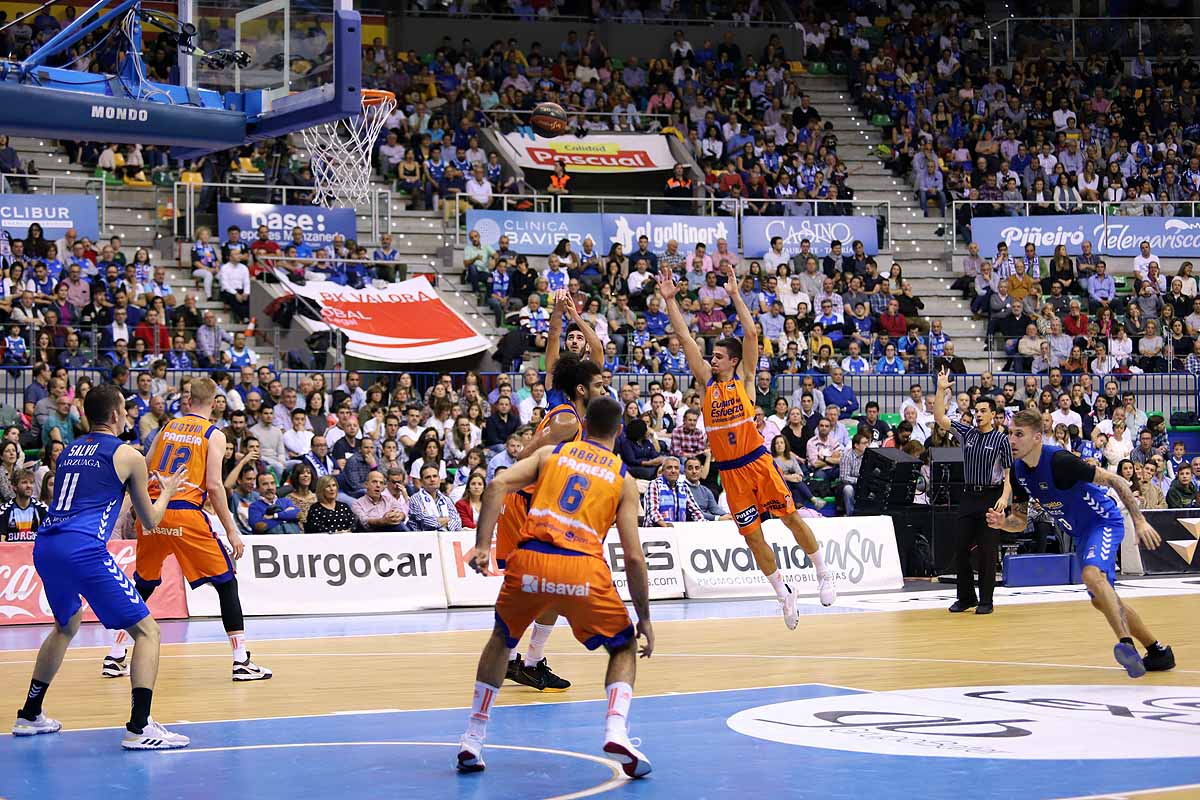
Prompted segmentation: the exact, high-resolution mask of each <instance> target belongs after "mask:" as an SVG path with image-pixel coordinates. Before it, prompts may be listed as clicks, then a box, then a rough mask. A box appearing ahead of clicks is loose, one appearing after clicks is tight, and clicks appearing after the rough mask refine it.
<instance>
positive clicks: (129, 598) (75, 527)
mask: <svg viewBox="0 0 1200 800" xmlns="http://www.w3.org/2000/svg"><path fill="white" fill-rule="evenodd" d="M83 409H84V414H85V415H86V416H87V420H88V425H89V426H90V428H91V433H89V434H87V435H86V436H84V437H83V438H80V439H76V440H75V441H74V442H72V443H71V444H70V445H68V446H67V449H65V450H64V451H63V452H62V454H61V455H60V456H59V458H58V464H57V466H56V467H55V473H54V499H53V500H52V501H51V503H50V514H49V516H47V517H46V519H45V520H43V521H42V525H41V528H40V529H39V530H38V535H37V539H36V541H35V542H34V545H33V564H34V567H36V568H37V571H38V575H39V576H41V579H42V587H43V590H44V591H45V593H46V600H47V602H49V604H50V610H51V611H52V612H53V613H54V629H53V630H52V631H50V634H49V635H48V636H47V637H46V640H45V641H44V642H42V647H41V649H40V650H39V651H38V657H37V662H36V665H35V666H34V668H33V679H32V680H31V681H30V682H29V692H28V694H27V695H26V698H25V705H24V707H23V708H22V709H21V710H20V711H18V712H17V721H16V722H15V723H14V724H13V729H12V732H13V735H14V736H34V735H36V734H39V733H57V732H58V731H59V730H61V729H62V724H61V723H60V722H58V721H57V720H53V719H50V718H49V717H47V716H46V715H45V714H44V713H42V701H43V700H45V698H46V691H47V689H48V688H49V686H50V682H51V681H52V680H54V676H55V675H56V674H57V673H58V669H59V667H61V666H62V662H63V656H65V655H66V652H67V647H68V646H69V645H70V644H71V639H72V638H73V637H74V636H75V633H76V632H77V631H78V630H79V622H80V620H81V619H82V618H83V604H82V603H81V602H80V596H82V597H83V599H85V600H87V601H88V604H89V605H91V608H92V611H93V612H95V614H96V616H97V617H98V618H99V619H100V622H101V623H103V625H104V626H105V627H106V628H112V629H122V630H125V631H128V632H129V635H130V636H131V637H133V640H134V642H136V644H137V647H136V648H135V649H134V652H133V663H132V675H131V679H132V680H131V682H132V685H133V690H132V693H133V703H132V712H131V714H130V717H129V722H128V723H127V724H126V725H125V736H124V738H123V739H122V740H121V746H122V747H124V748H125V749H127V750H171V749H176V748H180V747H187V745H188V738H187V737H186V736H181V735H180V734H177V733H172V732H171V731H168V730H167V729H166V728H164V727H163V726H161V725H159V724H158V723H157V722H155V721H154V720H152V719H151V718H150V701H151V697H152V695H153V690H154V680H155V678H156V677H157V676H158V650H159V647H158V645H159V633H158V624H157V623H155V621H154V618H153V617H151V616H150V610H149V609H148V608H146V603H145V601H143V600H142V598H141V596H140V595H139V594H138V592H137V589H136V588H135V587H134V585H133V581H131V580H129V578H127V577H126V576H125V573H124V572H122V571H121V568H120V567H119V566H117V564H116V562H115V561H113V558H112V556H111V555H110V554H109V552H108V547H107V544H108V539H109V537H110V536H112V532H113V528H114V527H115V526H116V523H117V516H118V515H119V514H120V512H121V501H122V500H123V499H124V497H125V492H126V490H127V489H128V492H129V499H130V502H131V503H132V505H133V511H134V513H135V514H137V518H138V519H139V520H140V521H141V522H142V524H144V525H150V526H156V525H158V524H159V522H161V521H162V518H163V515H164V514H165V513H166V511H167V506H168V505H169V504H170V502H171V498H172V497H173V496H174V495H175V492H176V491H177V490H178V489H179V487H180V485H182V483H183V480H184V477H185V476H186V472H185V471H184V470H179V471H178V472H176V473H174V474H173V475H171V476H170V477H168V478H166V479H164V480H160V483H161V486H162V494H160V495H159V496H158V499H157V500H154V501H151V500H150V495H149V493H148V492H147V486H148V484H149V473H148V471H147V469H146V461H145V459H144V458H143V456H142V454H141V453H139V452H138V451H137V450H134V449H133V448H132V447H130V446H129V445H127V444H125V443H123V442H122V441H121V440H120V439H118V438H117V435H118V434H120V433H122V432H123V431H124V429H125V397H124V395H122V394H121V390H120V389H118V388H117V387H116V386H111V385H107V386H97V387H96V388H95V389H92V390H91V391H90V392H88V396H87V398H86V399H85V400H84V403H83Z"/></svg>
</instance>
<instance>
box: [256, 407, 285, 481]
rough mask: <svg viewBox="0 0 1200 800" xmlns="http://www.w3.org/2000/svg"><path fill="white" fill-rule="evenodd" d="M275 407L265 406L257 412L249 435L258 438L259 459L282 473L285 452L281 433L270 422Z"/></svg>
mask: <svg viewBox="0 0 1200 800" xmlns="http://www.w3.org/2000/svg"><path fill="white" fill-rule="evenodd" d="M274 418H275V409H274V408H272V407H271V406H267V407H266V408H264V409H263V410H262V411H260V412H259V417H258V424H256V425H254V426H253V427H251V428H250V435H251V436H253V437H254V438H256V439H258V448H259V452H260V453H261V455H260V458H261V460H262V461H263V462H264V463H265V464H266V465H267V466H269V467H271V468H272V469H273V470H275V471H276V472H278V473H279V474H283V470H284V464H285V463H286V462H287V452H286V451H285V450H284V446H283V434H282V433H280V432H279V429H278V428H276V427H275V426H274V425H273V424H272V422H273V420H274Z"/></svg>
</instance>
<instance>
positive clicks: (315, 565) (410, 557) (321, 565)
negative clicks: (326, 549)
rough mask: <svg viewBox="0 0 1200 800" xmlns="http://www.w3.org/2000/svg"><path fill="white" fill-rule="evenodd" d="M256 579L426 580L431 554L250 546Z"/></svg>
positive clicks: (342, 582) (339, 582) (332, 582)
mask: <svg viewBox="0 0 1200 800" xmlns="http://www.w3.org/2000/svg"><path fill="white" fill-rule="evenodd" d="M250 557H251V563H252V564H253V565H254V577H255V578H257V579H260V580H272V579H277V578H285V579H292V580H320V581H323V582H324V583H326V584H328V585H330V586H344V585H345V584H346V583H347V582H348V581H349V580H350V579H351V578H368V577H380V578H427V577H429V569H430V562H431V561H433V560H434V559H435V558H436V555H435V553H434V552H433V551H432V550H428V551H425V550H421V551H418V552H413V553H396V554H394V555H393V554H391V553H372V554H368V553H350V554H344V553H294V554H292V553H280V551H279V548H277V547H275V546H274V545H269V544H252V545H251V546H250Z"/></svg>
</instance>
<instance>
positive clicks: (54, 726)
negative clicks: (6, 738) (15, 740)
mask: <svg viewBox="0 0 1200 800" xmlns="http://www.w3.org/2000/svg"><path fill="white" fill-rule="evenodd" d="M61 730H62V723H61V722H59V721H58V720H56V719H50V718H49V717H47V716H46V715H45V714H38V715H37V719H25V718H24V717H22V716H18V717H17V721H16V722H14V723H13V727H12V735H13V736H37V735H38V734H39V733H58V732H59V731H61Z"/></svg>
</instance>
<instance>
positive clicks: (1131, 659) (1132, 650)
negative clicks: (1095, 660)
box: [1113, 642, 1146, 678]
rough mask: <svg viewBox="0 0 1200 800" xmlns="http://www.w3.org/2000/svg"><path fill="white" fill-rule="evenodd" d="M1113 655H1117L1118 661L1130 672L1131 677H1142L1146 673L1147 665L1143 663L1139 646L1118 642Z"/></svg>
mask: <svg viewBox="0 0 1200 800" xmlns="http://www.w3.org/2000/svg"><path fill="white" fill-rule="evenodd" d="M1113 656H1114V657H1116V659H1117V663H1118V664H1120V665H1121V666H1122V667H1124V668H1125V671H1126V672H1128V673H1129V677H1131V678H1140V677H1142V676H1143V675H1145V674H1146V665H1145V664H1143V663H1142V657H1141V656H1140V655H1138V651H1137V648H1136V647H1134V646H1133V645H1131V644H1125V643H1124V642H1117V644H1116V646H1115V647H1113Z"/></svg>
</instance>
